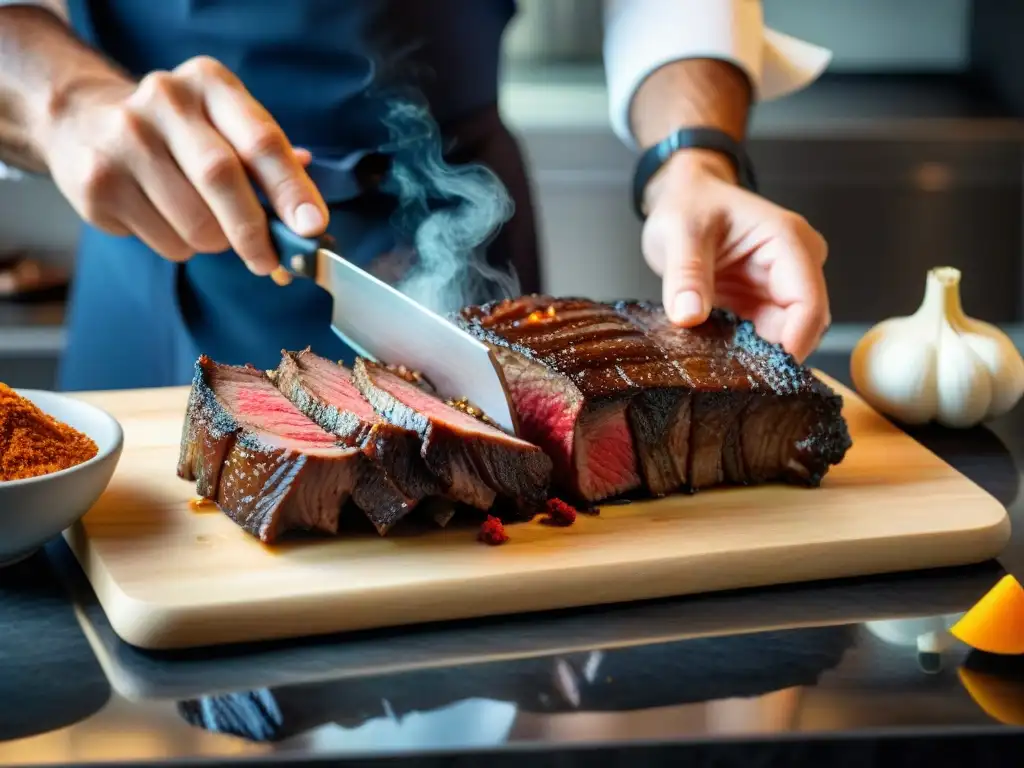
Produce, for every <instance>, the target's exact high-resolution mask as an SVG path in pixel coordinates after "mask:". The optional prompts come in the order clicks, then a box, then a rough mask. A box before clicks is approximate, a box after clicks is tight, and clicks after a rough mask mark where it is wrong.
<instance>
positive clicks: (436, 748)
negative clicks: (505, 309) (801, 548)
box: [0, 354, 1024, 765]
mask: <svg viewBox="0 0 1024 768" xmlns="http://www.w3.org/2000/svg"><path fill="white" fill-rule="evenodd" d="M811 362H812V363H813V364H814V365H816V366H818V367H819V368H822V369H824V370H825V371H827V372H828V373H830V374H832V375H834V376H836V377H837V378H839V379H841V380H844V381H846V380H847V379H848V377H847V375H846V365H847V360H846V358H845V356H842V355H834V354H819V355H818V356H817V357H816V358H815V359H813V360H812V361H811ZM1022 427H1024V408H1018V409H1017V410H1016V411H1015V412H1014V413H1012V414H1011V415H1009V416H1008V417H1006V418H1004V419H1001V420H1000V421H998V422H996V423H994V424H992V425H990V426H989V427H987V428H979V429H974V430H969V431H959V432H952V431H944V430H940V429H925V430H921V431H920V432H919V433H917V434H916V436H917V437H918V438H919V439H921V440H922V442H924V443H925V444H926V445H928V446H929V447H931V448H932V449H933V450H935V451H936V452H937V453H939V454H940V455H941V456H943V457H944V458H945V459H946V460H947V461H949V462H950V463H952V464H953V465H954V466H956V467H957V468H958V469H960V470H961V471H963V472H964V473H965V474H967V475H968V476H969V477H971V478H972V479H973V480H975V481H976V482H977V483H979V484H980V485H982V486H983V487H984V488H986V489H987V490H988V491H989V492H991V493H992V494H993V495H994V496H996V497H997V498H999V499H1000V500H1001V501H1002V502H1003V503H1005V504H1006V505H1007V507H1008V508H1009V510H1010V513H1011V517H1012V519H1013V521H1014V524H1015V527H1014V532H1013V535H1012V539H1011V543H1010V545H1009V546H1008V548H1007V549H1006V551H1005V553H1004V555H1003V556H1002V557H1001V558H1000V560H999V562H990V563H985V564H981V565H977V566H972V567H968V568H957V569H944V570H940V571H930V572H924V573H916V574H898V575H893V576H887V577H878V578H874V577H873V578H864V579H851V580H843V581H835V582H827V583H816V584H804V585H799V586H791V587H776V588H771V589H757V590H746V591H742V592H733V593H727V594H716V595H707V596H697V597H688V598H681V599H670V600H658V601H651V602H644V603H637V604H631V605H623V606H612V607H601V608H592V609H584V610H574V611H559V612H553V613H547V614H543V615H528V616H518V617H507V618H496V619H488V620H485V621H473V622H457V623H449V624H443V625H441V624H439V625H432V626H425V627H414V628H405V629H400V630H389V631H383V632H363V633H358V634H355V635H349V636H333V637H324V638H315V639H308V640H303V641H298V642H293V641H289V642H281V643H271V644H260V645H254V646H246V647H227V648H217V649H200V650H194V651H188V652H174V653H149V652H143V651H139V650H137V649H134V648H132V647H130V646H127V645H125V644H124V643H122V642H121V641H120V640H118V639H117V637H116V636H115V635H114V634H113V632H112V630H111V628H110V626H109V624H108V623H107V621H106V619H105V617H104V615H103V612H102V610H100V608H99V606H98V605H97V604H96V602H95V599H94V598H93V596H92V594H91V591H90V590H89V588H88V585H87V584H86V583H85V581H84V579H83V578H82V576H81V574H80V572H79V570H78V568H77V565H76V563H75V562H74V560H73V558H72V557H71V556H70V554H69V553H68V550H67V549H66V547H65V546H64V544H63V542H62V541H61V540H59V539H58V540H55V541H54V542H51V543H50V545H49V546H48V547H47V548H46V549H45V550H44V551H43V552H40V553H39V554H37V555H36V556H35V557H33V558H32V559H30V560H29V561H26V562H24V563H22V564H20V565H18V566H15V567H13V568H10V569H8V570H6V571H0V701H2V702H3V704H0V764H16V765H22V764H24V765H28V764H61V765H74V764H90V765H99V764H107V763H115V762H116V763H118V764H151V763H152V764H158V763H175V762H193V761H196V760H198V761H200V762H203V763H204V764H217V765H220V764H232V763H253V762H260V763H262V762H267V761H269V762H271V763H280V762H285V761H292V760H294V761H298V762H308V763H311V764H312V763H318V762H325V761H327V760H330V759H333V760H337V759H339V758H343V757H347V758H351V759H352V760H354V761H357V762H358V764H364V761H365V764H371V763H372V764H376V761H374V760H371V758H374V757H377V758H381V759H383V758H385V757H386V756H388V755H393V756H397V757H395V758H394V759H395V760H397V761H399V762H401V763H402V764H405V763H406V762H410V761H415V763H416V764H424V765H426V764H430V765H435V764H436V765H441V764H444V765H452V764H459V765H461V764H463V761H467V762H466V764H468V761H469V760H470V759H471V758H472V759H476V760H477V761H478V762H480V764H486V765H504V764H521V763H522V762H526V761H527V760H528V761H529V762H530V764H549V763H551V762H552V760H553V759H555V758H552V755H555V756H557V759H558V760H566V759H567V758H569V757H573V756H574V757H578V758H580V759H581V760H584V759H585V761H586V763H587V764H588V765H589V764H596V763H597V762H600V761H601V760H603V761H604V762H605V763H606V764H622V765H636V764H644V765H651V764H655V763H656V761H657V760H658V759H659V758H661V759H663V760H672V761H675V763H674V764H678V761H679V759H680V758H681V757H682V752H681V751H686V753H687V758H688V759H695V758H698V757H699V758H701V759H703V760H707V761H711V762H709V763H708V764H715V765H732V764H736V765H775V764H779V765H796V764H801V765H802V764H805V763H806V764H808V765H811V764H814V765H817V764H820V763H821V762H823V761H825V760H827V761H829V763H830V764H832V765H846V764H850V765H868V764H871V762H870V760H871V759H872V758H875V757H877V756H878V755H879V754H881V753H882V752H883V751H884V750H885V749H891V750H904V751H903V752H899V753H898V754H896V755H895V756H896V757H897V759H899V756H900V755H903V757H906V754H908V753H906V752H905V750H913V754H914V756H915V757H916V758H918V759H921V758H923V757H924V756H925V755H927V754H932V753H934V754H936V755H940V754H941V755H942V756H944V757H954V756H956V754H957V750H961V749H962V750H967V749H970V750H974V751H972V752H971V753H970V755H971V757H972V758H973V759H979V760H980V761H981V762H982V764H986V765H987V764H996V763H999V764H1003V763H1002V762H1000V760H999V758H1000V757H1001V758H1005V759H1006V760H1007V761H1008V762H1006V763H1005V764H1019V763H1017V762H1014V760H1011V759H1010V757H1011V756H1012V755H1017V756H1019V755H1020V754H1021V752H1020V744H1018V743H1015V744H1014V745H1013V746H1012V748H1011V747H1010V745H1008V744H1006V743H1004V741H1003V740H1004V739H1014V740H1024V735H1022V734H1024V727H1022V726H1024V658H1007V657H991V656H988V655H986V654H981V653H978V652H972V651H970V649H968V648H966V647H964V646H962V645H960V644H958V643H957V642H956V641H955V640H953V639H952V638H950V637H949V636H948V635H945V634H943V631H944V629H945V628H946V627H948V626H949V625H950V624H951V623H952V622H953V621H955V619H956V618H957V617H958V616H959V615H960V614H961V613H962V612H963V611H965V610H967V609H968V608H970V607H971V606H972V605H973V604H974V602H975V601H977V600H978V599H979V598H980V597H981V596H982V595H984V594H985V593H986V592H987V591H988V590H989V589H990V588H991V587H992V586H993V585H994V584H995V583H996V582H997V581H998V579H999V578H1001V577H1002V576H1003V575H1004V574H1005V573H1006V572H1007V571H1009V572H1011V573H1014V574H1015V575H1016V576H1017V577H1018V578H1020V579H1021V580H1024V525H1018V521H1020V520H1021V519H1022V515H1024V512H1022V506H1024V505H1022V502H1021V501H1020V500H1019V496H1020V493H1019V488H1020V477H1021V471H1022V467H1024V463H1022V461H1024V459H1022V457H1024V430H1022ZM929 632H935V633H936V634H935V635H934V637H935V638H938V640H937V644H935V643H933V644H932V646H929V647H927V648H926V650H927V651H928V652H925V653H921V652H919V646H918V638H919V637H920V636H922V635H926V634H927V633H929ZM922 647H923V646H922ZM965 670H966V671H965ZM979 680H980V681H981V683H980V684H979V682H978V681H979ZM993 702H1001V703H999V704H997V705H995V706H994V705H993ZM950 739H953V741H950ZM829 750H831V751H829ZM979 750H980V751H979ZM983 753H984V756H982V757H979V755H982V754H983ZM451 754H458V755H461V758H460V759H459V760H458V762H457V763H456V762H453V761H452V759H448V758H447V757H445V756H448V755H451ZM965 754H966V753H965ZM542 756H547V757H542ZM887 756H888V757H892V756H894V755H893V753H889V754H888V755H887ZM775 761H777V762H775ZM387 762H388V763H389V764H390V763H391V762H392V760H388V761H387ZM352 764H356V762H354V763H352ZM558 764H559V765H561V764H565V763H563V762H559V763H558ZM694 764H704V763H703V762H701V763H696V762H695V763H694ZM904 764H909V763H904ZM915 764H916V763H915Z"/></svg>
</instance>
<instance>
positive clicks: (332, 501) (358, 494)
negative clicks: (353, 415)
mask: <svg viewBox="0 0 1024 768" xmlns="http://www.w3.org/2000/svg"><path fill="white" fill-rule="evenodd" d="M178 475H179V477H182V478H184V479H186V480H194V481H196V492H197V493H199V494H200V495H202V496H204V497H205V498H209V499H213V500H214V501H215V502H216V503H217V505H218V506H219V507H220V509H221V510H222V511H223V512H224V513H225V514H226V515H227V516H228V517H230V518H231V519H232V520H234V521H235V523H237V524H238V525H239V526H240V527H241V528H242V529H244V530H245V531H247V532H249V533H251V534H252V535H253V536H256V537H257V538H259V539H261V540H262V541H264V542H268V543H269V542H273V541H274V540H276V539H277V538H278V537H279V536H280V535H281V534H283V533H285V532H286V531H289V530H293V529H299V530H315V531H321V532H324V533H331V534H333V533H337V530H338V520H339V517H340V515H341V511H342V507H343V505H344V504H345V502H346V501H347V500H348V499H349V498H350V497H351V498H352V499H353V501H354V502H355V503H356V504H357V505H358V506H359V507H360V508H361V509H363V510H364V511H366V512H367V513H368V514H369V515H370V516H371V519H373V520H374V522H375V524H377V525H378V528H380V527H382V526H383V527H385V528H386V527H388V526H389V525H390V522H389V521H391V520H392V519H398V518H399V517H401V515H402V514H404V505H405V503H406V502H405V500H404V499H402V498H401V497H396V496H395V495H394V494H393V493H391V492H390V490H389V489H387V488H381V487H380V482H379V479H378V478H379V475H380V472H379V470H378V469H377V468H376V467H375V466H374V465H373V464H372V463H371V462H369V461H367V460H366V458H365V457H364V456H363V454H362V453H361V452H360V451H359V450H357V449H354V448H346V447H344V446H340V445H338V443H337V441H336V440H335V437H334V436H333V435H331V434H330V433H328V432H326V431H324V430H323V429H321V428H320V427H318V426H317V425H316V424H314V423H313V422H312V421H310V420H309V419H307V418H306V417H305V416H304V415H303V414H302V413H301V412H300V411H299V410H298V409H297V408H295V407H294V406H293V405H292V404H291V402H289V401H288V399H287V398H285V397H284V396H283V395H282V394H281V393H280V392H279V391H278V390H277V388H276V387H275V386H274V384H273V383H272V382H271V381H270V379H269V378H268V377H267V376H266V375H265V374H264V373H263V372H262V371H259V370H257V369H256V368H253V367H252V366H228V365H219V364H217V363H215V362H213V361H212V360H210V359H209V358H207V357H205V356H203V357H200V358H199V360H198V361H197V362H196V367H195V375H194V377H193V380H192V390H191V392H190V394H189V402H188V410H187V412H186V416H185V424H184V427H183V431H182V442H181V451H180V454H179V460H178Z"/></svg>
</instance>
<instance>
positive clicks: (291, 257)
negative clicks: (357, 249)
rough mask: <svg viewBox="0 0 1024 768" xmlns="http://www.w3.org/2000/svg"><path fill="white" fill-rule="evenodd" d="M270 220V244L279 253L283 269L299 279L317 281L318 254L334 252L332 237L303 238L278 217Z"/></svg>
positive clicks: (272, 217) (278, 256)
mask: <svg viewBox="0 0 1024 768" xmlns="http://www.w3.org/2000/svg"><path fill="white" fill-rule="evenodd" d="M268 218H269V219H270V242H271V244H272V245H273V246H274V250H275V251H276V252H277V258H278V260H279V261H280V262H281V268H283V269H284V270H285V271H287V272H290V273H291V274H293V275H298V276H299V277H308V278H310V279H316V262H317V260H316V253H317V251H319V250H320V249H321V248H327V249H328V250H332V249H333V247H334V238H333V237H331V236H330V235H321V236H320V237H316V238H313V237H303V236H302V235H298V234H296V233H295V232H294V231H293V230H292V229H291V228H289V226H288V225H287V224H285V223H284V222H283V221H281V219H279V218H278V217H276V216H273V215H271V216H269V217H268Z"/></svg>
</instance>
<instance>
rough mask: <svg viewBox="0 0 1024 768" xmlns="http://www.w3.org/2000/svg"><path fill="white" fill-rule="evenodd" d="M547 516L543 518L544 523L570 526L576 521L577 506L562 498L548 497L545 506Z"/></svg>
mask: <svg viewBox="0 0 1024 768" xmlns="http://www.w3.org/2000/svg"><path fill="white" fill-rule="evenodd" d="M544 511H545V512H547V517H544V518H541V522H542V523H543V524H544V525H558V526H563V527H565V526H569V525H572V524H573V523H575V522H576V514H577V513H576V507H574V506H572V505H571V504H566V503H565V502H564V501H562V500H561V499H548V503H547V505H546V507H545V510H544Z"/></svg>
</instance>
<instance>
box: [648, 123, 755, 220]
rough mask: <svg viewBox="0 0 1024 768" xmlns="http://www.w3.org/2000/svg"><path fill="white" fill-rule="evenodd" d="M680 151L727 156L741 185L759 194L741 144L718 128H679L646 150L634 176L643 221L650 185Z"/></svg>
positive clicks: (752, 167)
mask: <svg viewBox="0 0 1024 768" xmlns="http://www.w3.org/2000/svg"><path fill="white" fill-rule="evenodd" d="M681 149H709V150H712V151H714V152H719V153H721V154H723V155H725V156H726V157H728V158H729V160H730V161H732V164H733V166H735V168H736V175H737V176H738V177H739V182H740V184H741V185H742V186H743V187H745V188H746V189H749V190H750V191H751V192H756V191H757V178H756V177H755V175H754V166H753V165H752V164H751V162H750V158H749V157H748V156H747V152H746V150H745V149H744V148H743V145H742V144H741V143H740V142H738V141H736V140H735V139H734V138H732V136H730V135H729V134H727V133H725V132H724V131H720V130H718V129H717V128H705V127H696V128H680V129H679V130H678V131H675V132H673V133H671V134H669V135H668V136H666V137H665V138H664V139H662V140H661V141H659V142H658V143H657V144H655V145H654V146H653V147H651V148H650V149H648V150H646V151H645V152H644V153H643V154H642V155H641V156H640V160H639V161H637V164H636V172H635V173H634V174H633V208H634V209H635V210H636V215H637V216H639V217H640V218H641V219H643V218H644V212H643V201H644V190H645V189H647V184H648V183H649V182H650V180H651V178H652V177H653V176H654V174H656V173H657V172H658V171H659V170H661V167H662V166H663V165H665V163H666V162H668V159H669V158H670V157H672V155H674V154H675V153H676V152H678V151H679V150H681Z"/></svg>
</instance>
